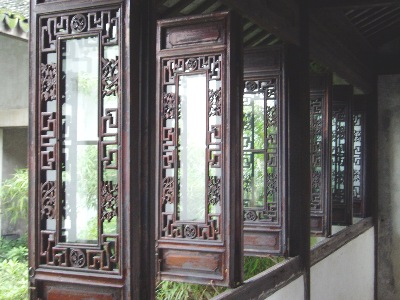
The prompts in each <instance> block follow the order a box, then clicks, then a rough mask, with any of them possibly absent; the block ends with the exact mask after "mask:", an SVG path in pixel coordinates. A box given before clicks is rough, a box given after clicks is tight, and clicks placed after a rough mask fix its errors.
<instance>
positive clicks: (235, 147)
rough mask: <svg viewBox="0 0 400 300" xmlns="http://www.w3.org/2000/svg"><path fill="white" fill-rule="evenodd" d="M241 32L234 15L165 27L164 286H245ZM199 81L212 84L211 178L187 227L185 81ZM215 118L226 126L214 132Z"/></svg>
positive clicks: (161, 108)
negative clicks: (170, 282)
mask: <svg viewBox="0 0 400 300" xmlns="http://www.w3.org/2000/svg"><path fill="white" fill-rule="evenodd" d="M240 32H241V22H240V21H239V20H238V16H236V15H235V14H231V13H217V14H212V15H204V16H196V17H189V18H181V19H179V18H177V19H170V20H161V21H159V22H158V31H157V59H158V66H157V74H158V78H157V96H156V99H157V111H158V117H157V128H158V129H157V137H158V138H157V164H158V165H157V172H156V176H157V177H156V178H157V179H156V181H158V187H157V189H156V191H157V196H156V203H157V226H156V239H157V262H158V266H157V278H158V279H161V280H178V281H189V282H195V283H208V282H210V280H212V281H213V283H214V284H217V285H225V286H231V287H233V286H236V285H237V284H239V283H240V282H241V281H242V279H241V276H242V275H241V268H242V251H243V250H242V246H241V245H242V222H238V220H240V219H241V217H242V213H241V212H242V208H241V207H242V204H241V202H240V194H241V192H240V191H241V185H240V166H241V155H240V154H241V148H240V145H241V142H240V134H239V133H240V132H241V124H242V119H241V112H242V110H241V107H242V103H241V96H242V91H241V89H240V87H241V78H242V73H241V70H242V64H241V59H240V57H241V44H240V41H241V39H240V34H239V33H240ZM191 74H194V75H195V74H200V75H201V76H204V78H205V82H206V87H207V91H206V92H207V97H205V99H204V101H205V102H206V104H205V105H206V112H207V113H205V115H204V116H203V117H202V118H204V119H205V122H206V127H207V132H208V133H207V138H206V141H205V142H206V150H207V151H206V152H207V155H206V157H207V158H206V167H205V173H204V174H205V175H204V176H205V177H206V178H201V177H200V178H197V180H198V181H204V180H206V179H207V180H206V181H207V183H206V185H205V195H203V196H202V197H204V198H205V202H204V207H205V209H204V210H205V213H204V217H201V218H199V219H196V221H188V220H189V219H191V218H192V217H190V218H188V219H185V216H184V214H185V211H184V204H180V203H181V202H180V201H183V200H181V199H183V196H181V195H182V194H181V189H182V190H183V191H185V187H184V184H185V183H183V180H184V179H182V181H181V179H180V178H181V177H180V175H179V174H184V172H185V169H180V168H181V167H182V168H185V166H186V165H188V163H187V162H183V158H181V155H182V157H183V155H186V154H183V150H178V149H180V148H179V147H180V145H181V143H185V142H184V141H183V137H181V133H182V132H185V130H186V128H183V127H180V126H181V125H179V124H180V123H179V122H183V121H181V120H183V119H184V118H185V115H184V113H185V111H184V109H186V108H183V105H186V104H185V102H184V101H186V100H184V98H181V96H179V97H178V95H181V94H180V92H181V89H182V91H183V89H184V87H182V88H181V87H180V84H179V82H180V81H179V80H180V78H183V76H185V75H186V76H190V75H191ZM211 81H213V82H215V84H216V87H212V85H211V84H212V83H211ZM213 84H214V83H213ZM209 85H210V87H208V86H209ZM218 86H220V87H219V88H218ZM206 98H207V99H206ZM181 107H182V108H181ZM199 113H200V112H199ZM210 118H217V119H216V120H218V119H219V118H222V120H224V121H223V122H222V123H218V122H219V121H215V122H216V123H215V124H214V123H211V119H210ZM213 122H214V121H213ZM182 128H183V129H182ZM181 139H182V140H181ZM182 141H183V142H182ZM202 151H204V150H202ZM206 152H204V153H206ZM214 170H217V171H214ZM180 172H181V173H180ZM214 173H215V174H216V175H212V174H214ZM218 174H219V175H218ZM185 180H186V179H185ZM189 197H191V196H189ZM178 203H179V204H178ZM217 207H220V209H218V208H217ZM181 210H182V212H183V213H182V217H181ZM203 219H204V220H203Z"/></svg>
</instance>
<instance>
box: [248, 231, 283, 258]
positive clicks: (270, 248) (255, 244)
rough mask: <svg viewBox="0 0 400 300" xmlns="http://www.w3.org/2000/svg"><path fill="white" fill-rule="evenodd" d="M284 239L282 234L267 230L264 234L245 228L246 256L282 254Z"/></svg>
mask: <svg viewBox="0 0 400 300" xmlns="http://www.w3.org/2000/svg"><path fill="white" fill-rule="evenodd" d="M281 243H282V238H281V232H280V231H277V232H273V231H271V230H266V231H265V232H262V231H260V230H257V231H256V230H254V231H252V230H250V229H249V228H245V231H244V244H245V245H246V246H245V248H246V254H247V255H251V254H253V253H254V254H260V253H271V254H273V253H276V254H279V253H280V252H281V247H280V245H281Z"/></svg>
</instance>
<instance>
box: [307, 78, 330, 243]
mask: <svg viewBox="0 0 400 300" xmlns="http://www.w3.org/2000/svg"><path fill="white" fill-rule="evenodd" d="M331 115H332V76H331V75H328V74H318V75H317V74H312V75H311V76H310V151H311V156H310V164H311V203H310V211H311V216H310V222H311V223H310V227H311V233H312V234H313V235H316V236H325V237H326V236H329V235H330V234H331V153H332V150H331V131H332V125H331V122H332V121H331V120H332V118H331Z"/></svg>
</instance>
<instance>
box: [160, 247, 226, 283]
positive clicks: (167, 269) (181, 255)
mask: <svg viewBox="0 0 400 300" xmlns="http://www.w3.org/2000/svg"><path fill="white" fill-rule="evenodd" d="M159 255H160V257H162V260H161V262H160V264H161V265H160V270H161V272H163V273H164V275H165V276H168V275H176V276H178V277H179V276H207V277H210V278H212V279H214V280H223V268H224V265H223V264H222V262H223V261H224V253H216V252H210V251H196V250H184V249H179V250H178V249H160V251H159Z"/></svg>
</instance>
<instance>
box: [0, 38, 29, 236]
mask: <svg viewBox="0 0 400 300" xmlns="http://www.w3.org/2000/svg"><path fill="white" fill-rule="evenodd" d="M28 56H29V51H28V42H27V41H26V40H22V39H19V38H14V37H12V36H8V35H2V34H0V79H1V80H0V130H1V132H2V134H1V135H0V139H1V140H0V146H1V147H0V151H1V153H0V157H1V159H0V184H1V179H2V180H5V179H8V178H10V177H11V176H12V174H14V173H15V170H16V169H18V168H26V167H27V147H28V140H27V139H28V129H27V126H28V105H29V104H28V99H29V98H28V86H29V60H28ZM24 223H26V220H21V222H18V225H17V226H12V225H10V224H9V222H8V218H7V217H5V216H3V215H0V232H1V234H8V233H23V232H22V229H23V228H25V224H24Z"/></svg>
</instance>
